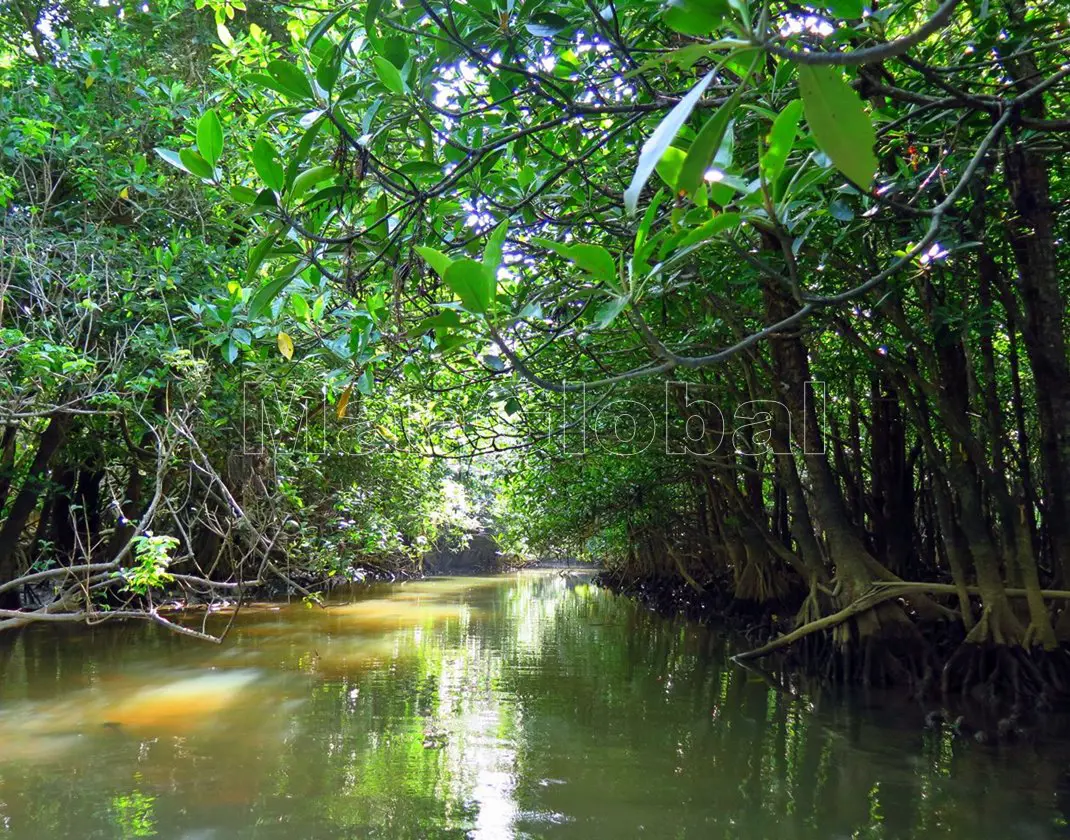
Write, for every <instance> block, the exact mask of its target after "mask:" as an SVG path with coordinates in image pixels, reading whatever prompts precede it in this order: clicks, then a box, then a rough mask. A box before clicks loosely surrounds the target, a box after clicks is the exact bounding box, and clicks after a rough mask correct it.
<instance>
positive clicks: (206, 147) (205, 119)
mask: <svg viewBox="0 0 1070 840" xmlns="http://www.w3.org/2000/svg"><path fill="white" fill-rule="evenodd" d="M197 149H198V151H199V152H200V153H201V157H203V158H204V159H205V160H206V161H208V163H209V164H211V165H212V166H213V167H214V166H215V165H216V163H218V161H219V155H220V154H221V153H222V151H223V125H222V123H220V122H219V116H218V114H216V112H215V109H214V108H209V109H208V110H207V111H205V112H204V114H202V115H201V118H200V119H199V120H198V121H197Z"/></svg>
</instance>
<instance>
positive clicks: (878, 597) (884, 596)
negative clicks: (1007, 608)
mask: <svg viewBox="0 0 1070 840" xmlns="http://www.w3.org/2000/svg"><path fill="white" fill-rule="evenodd" d="M965 589H966V591H967V592H968V593H969V594H970V595H980V594H981V589H980V587H978V586H967V587H965ZM1005 591H1006V593H1007V595H1008V596H1010V597H1012V598H1021V597H1025V596H1026V594H1027V592H1026V590H1025V589H1007V590H1005ZM918 592H927V593H929V594H933V595H956V594H958V589H957V588H956V587H955V586H953V585H952V584H950V583H918V582H910V581H904V582H902V583H898V582H876V583H874V584H872V585H871V586H870V588H869V590H868V591H866V593H865V594H863V595H862V596H860V597H859V598H858V600H856V601H853V602H852V603H850V604H848V605H847V606H846V607H844V608H843V609H842V610H840V611H839V612H836V613H833V614H832V615H827V616H824V617H823V618H818V619H815V620H814V621H811V622H808V623H807V624H804V625H803V626H802V627H799V628H797V629H796V630H793V631H792V632H790V633H787V634H785V635H783V636H780V637H779V638H776V639H773V640H772V641H771V642H768V643H767V644H764V645H762V646H761V647H757V648H754V650H747V651H744V652H742V653H737V654H736V655H735V656H733V657H732V661H733V662H740V663H742V662H746V661H748V660H751V659H758V658H760V657H763V656H768V655H769V654H770V653H773V652H775V651H778V650H780V649H781V648H785V647H788V646H789V645H792V644H794V643H795V642H797V641H799V640H800V639H805V638H806V637H807V636H810V635H813V634H814V633H819V632H820V631H822V630H831V629H832V628H833V627H837V626H839V625H840V624H843V623H844V622H845V621H847V619H849V618H852V617H853V616H856V615H859V614H860V613H863V612H867V611H868V610H871V609H873V608H874V607H876V606H879V605H880V604H882V603H884V602H885V601H890V600H892V599H893V598H898V597H899V596H901V595H908V594H911V593H918ZM1040 594H1041V595H1042V596H1043V597H1044V598H1049V599H1065V600H1070V590H1066V589H1042V590H1040Z"/></svg>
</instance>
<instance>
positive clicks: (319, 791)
mask: <svg viewBox="0 0 1070 840" xmlns="http://www.w3.org/2000/svg"><path fill="white" fill-rule="evenodd" d="M213 620H220V621H221V620H222V619H213ZM0 674H2V684H0V837H7V836H11V837H24V838H133V837H159V838H176V840H178V839H179V838H182V840H213V839H214V840H229V838H286V840H293V839H294V838H336V837H337V838H343V837H344V838H357V837H381V838H391V840H394V839H395V838H449V837H458V838H460V837H472V838H487V839H488V840H499V839H501V840H505V838H512V837H516V838H520V837H562V838H583V840H592V839H593V838H630V837H665V838H718V839H720V838H747V840H750V838H761V839H762V840H766V838H815V839H816V838H821V839H822V840H826V838H934V837H950V838H960V837H961V838H1045V837H1059V836H1064V835H1063V834H1062V833H1061V832H1062V831H1063V830H1064V826H1065V825H1066V820H1065V819H1064V816H1063V811H1062V810H1061V809H1060V808H1061V807H1062V808H1068V805H1067V793H1066V792H1065V791H1070V776H1067V771H1068V770H1070V764H1068V763H1067V762H1066V759H1067V754H1066V753H1065V752H1064V753H1060V752H1059V751H1058V750H1057V749H1056V748H1055V747H1052V746H1050V745H1037V744H1031V745H1026V744H1023V745H1017V746H1015V747H1013V748H1007V747H1003V748H998V749H997V748H992V747H986V746H980V745H976V744H973V743H962V742H957V741H953V740H952V739H951V738H950V736H949V735H947V734H946V733H939V732H926V731H924V730H923V729H922V728H921V727H920V725H919V717H920V712H918V711H917V710H915V709H898V710H897V709H894V708H891V709H889V708H882V709H872V708H870V709H867V708H865V705H864V704H861V703H858V702H849V701H846V700H843V699H840V700H836V701H832V700H829V699H827V698H826V699H824V700H822V699H819V698H816V697H808V696H792V695H790V694H785V693H783V692H778V691H775V690H773V689H771V688H769V687H768V686H767V685H766V684H765V683H764V682H763V681H762V680H761V679H760V678H756V677H755V676H754V675H753V674H748V672H746V671H743V670H741V669H739V668H737V667H735V666H733V665H731V664H729V663H728V662H727V658H726V653H725V648H724V642H723V641H722V640H721V639H719V638H718V636H717V635H716V634H715V633H713V632H711V631H709V630H707V629H705V628H702V627H696V626H694V625H688V624H686V623H684V622H682V621H673V620H667V619H664V618H660V617H658V616H655V615H653V614H651V613H649V612H646V611H644V610H642V609H641V608H639V607H637V606H636V605H635V604H633V603H632V602H630V601H627V600H624V599H621V598H617V597H615V596H613V595H611V594H609V593H607V592H604V591H602V590H599V589H597V588H595V587H593V586H591V585H589V581H588V578H586V577H584V576H562V575H560V574H558V573H555V572H539V573H524V574H520V575H515V576H507V577H498V578H454V579H438V580H432V581H423V582H414V583H408V584H403V585H396V586H381V587H376V588H375V589H373V590H372V591H371V592H369V593H368V594H367V596H366V597H365V598H363V599H362V600H360V601H358V602H356V603H352V604H347V605H344V606H333V607H330V608H328V609H325V610H319V609H309V608H306V607H304V606H303V605H294V606H284V607H281V608H280V607H275V608H266V607H265V608H258V609H249V610H247V611H245V612H243V613H242V614H241V615H240V616H239V619H238V621H237V622H236V625H235V629H234V631H233V633H232V635H231V637H230V638H229V640H228V641H227V643H226V644H225V645H224V646H222V647H221V648H217V647H212V646H207V645H204V644H203V643H199V642H196V641H192V640H189V639H184V638H178V637H175V636H172V635H168V634H166V633H163V632H162V631H159V630H157V629H156V628H153V627H147V626H128V627H120V626H115V627H102V628H99V629H97V630H95V631H93V632H87V631H85V630H84V629H82V630H78V631H75V632H57V631H55V630H52V629H46V628H42V629H38V630H34V631H32V632H28V633H25V634H23V635H22V636H21V637H20V638H19V639H18V640H17V642H16V643H15V644H14V646H13V647H12V646H10V645H8V647H7V648H6V649H0Z"/></svg>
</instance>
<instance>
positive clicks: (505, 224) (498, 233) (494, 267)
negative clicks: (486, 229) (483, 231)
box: [483, 219, 509, 272]
mask: <svg viewBox="0 0 1070 840" xmlns="http://www.w3.org/2000/svg"><path fill="white" fill-rule="evenodd" d="M508 230H509V220H508V219H503V220H502V221H501V223H500V224H499V225H498V226H497V227H496V228H494V230H492V231H491V234H490V236H488V237H487V247H486V248H484V249H483V265H485V266H486V267H487V268H488V269H490V270H491V271H493V272H497V271H498V266H500V265H501V264H502V246H503V245H504V244H505V234H506V232H507V231H508Z"/></svg>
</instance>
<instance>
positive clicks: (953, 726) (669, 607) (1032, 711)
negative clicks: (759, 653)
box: [595, 571, 1070, 743]
mask: <svg viewBox="0 0 1070 840" xmlns="http://www.w3.org/2000/svg"><path fill="white" fill-rule="evenodd" d="M595 580H596V582H597V583H598V585H600V586H602V587H604V588H606V589H608V590H609V591H611V592H614V593H616V594H619V595H622V596H626V597H628V598H631V599H633V600H636V601H637V602H639V603H640V604H642V605H643V606H645V607H646V608H648V609H650V610H653V611H654V612H656V613H658V614H661V615H665V616H674V615H680V616H683V617H685V618H687V619H688V620H690V621H695V622H698V623H700V624H703V625H708V626H710V627H712V628H715V629H716V630H719V631H722V632H724V633H725V634H726V636H727V638H728V642H729V645H730V647H731V648H732V649H733V655H734V656H739V655H741V654H746V653H748V652H750V651H753V650H755V649H757V648H760V647H762V646H763V645H766V644H768V643H769V642H771V641H773V640H774V639H777V638H779V637H781V636H783V635H785V634H787V633H790V632H791V631H792V630H794V629H795V615H796V613H797V611H798V608H799V606H800V605H799V604H796V605H793V604H790V603H789V604H780V605H779V606H777V607H773V606H766V607H764V608H762V607H760V606H759V605H757V604H754V603H753V602H749V603H748V602H743V601H740V600H739V599H736V598H734V597H732V596H731V595H729V594H727V590H726V589H723V588H717V587H715V586H708V587H703V588H702V589H701V591H700V589H698V588H696V587H695V586H693V585H692V584H689V583H688V582H686V581H684V580H682V579H678V578H671V577H648V578H637V577H626V576H624V575H622V574H620V573H619V572H614V571H604V572H602V573H600V574H599V575H598V576H597V577H596V579H595ZM942 629H943V630H946V629H947V628H946V627H945V628H942ZM924 641H925V644H926V646H927V647H926V652H927V657H926V660H925V663H924V669H923V670H922V672H921V677H920V679H912V680H907V681H905V682H903V683H901V684H898V685H894V686H891V687H889V686H872V685H867V684H865V683H857V682H850V681H845V680H843V679H842V674H843V672H842V671H840V670H837V669H836V668H835V667H834V665H835V662H834V658H835V653H834V651H833V650H832V643H831V642H830V641H829V640H827V639H823V638H821V637H818V636H815V637H810V638H808V639H807V640H806V641H805V643H804V644H800V645H798V646H789V647H785V648H784V649H782V650H780V651H777V652H775V653H773V654H771V655H770V656H768V657H766V658H763V659H762V660H761V661H760V663H759V662H753V661H752V662H739V661H737V664H739V665H740V667H743V668H746V669H747V670H748V671H750V672H751V673H753V674H756V675H758V676H759V677H760V678H761V679H763V680H765V681H766V682H768V683H770V684H771V685H773V686H775V687H777V688H778V689H779V690H783V691H789V692H797V691H798V690H799V687H800V685H804V686H805V689H806V691H808V692H831V693H834V694H837V696H843V695H844V694H852V693H858V694H861V695H862V696H864V697H865V699H866V702H874V703H876V704H878V705H888V706H896V707H899V708H901V707H902V705H903V704H904V703H908V704H910V705H911V706H912V707H913V708H914V709H916V710H917V712H918V714H917V716H916V717H917V720H918V721H919V725H922V726H925V727H927V728H931V729H935V730H937V731H946V732H947V733H949V734H950V735H951V736H952V737H954V738H966V739H971V740H973V741H976V742H980V743H1010V742H1014V741H1019V740H1023V739H1025V740H1030V739H1036V738H1048V737H1058V738H1070V694H1068V693H1067V692H1065V691H1064V692H1044V693H1041V694H1039V695H1037V696H1035V697H1032V698H1030V700H1029V701H1023V700H1022V699H1021V698H1019V699H1018V700H1015V699H1013V698H1009V697H1007V696H1005V695H1000V694H998V693H996V692H995V691H994V690H993V682H992V681H988V682H984V683H978V684H976V685H975V686H973V688H972V690H966V691H947V690H945V689H944V681H943V680H941V679H940V677H941V673H942V670H943V669H945V668H947V667H948V663H950V662H952V660H953V657H954V656H955V653H956V651H957V650H958V649H959V648H960V646H961V644H962V642H963V637H962V636H961V635H960V636H958V637H957V638H956V637H953V636H950V635H949V634H947V633H946V632H942V633H931V634H929V636H927V637H926V638H925V640H924ZM1056 653H1057V655H1059V656H1065V652H1064V651H1062V650H1060V651H1058V652H1056ZM1022 655H1023V656H1024V655H1026V654H1025V653H1024V651H1023V652H1022ZM734 661H736V660H734ZM830 662H831V663H832V664H833V667H830Z"/></svg>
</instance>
